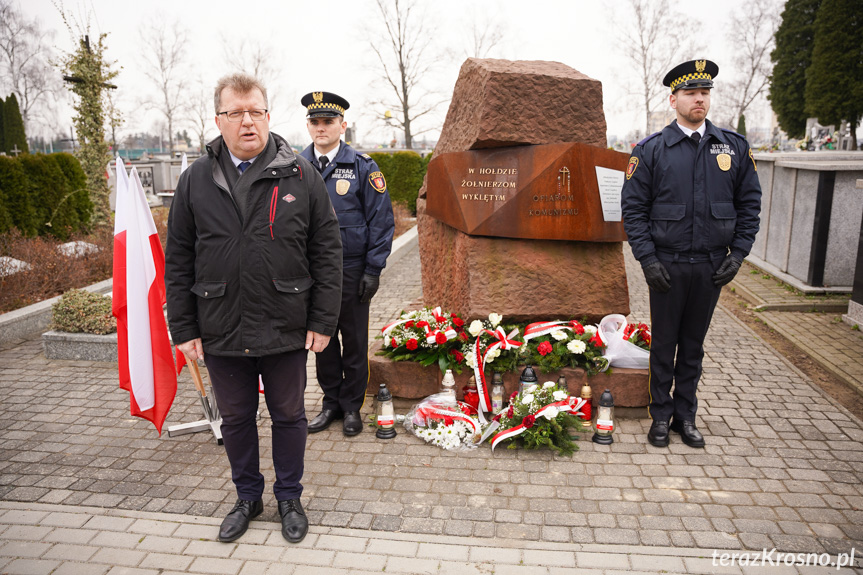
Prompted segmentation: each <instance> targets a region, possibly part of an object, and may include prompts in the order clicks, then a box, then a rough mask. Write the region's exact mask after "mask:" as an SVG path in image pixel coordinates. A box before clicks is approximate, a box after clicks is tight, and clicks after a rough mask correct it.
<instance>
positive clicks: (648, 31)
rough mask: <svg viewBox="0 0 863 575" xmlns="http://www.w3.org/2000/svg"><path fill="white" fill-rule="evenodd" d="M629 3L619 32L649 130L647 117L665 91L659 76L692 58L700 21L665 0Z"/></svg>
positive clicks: (655, 107)
mask: <svg viewBox="0 0 863 575" xmlns="http://www.w3.org/2000/svg"><path fill="white" fill-rule="evenodd" d="M629 4H630V10H629V18H627V19H626V22H627V24H626V27H625V28H623V29H622V30H621V31H620V34H621V40H622V46H623V48H624V50H625V51H626V57H627V59H628V60H629V61H630V63H631V64H632V68H633V76H637V78H638V80H637V82H638V83H637V85H635V88H634V89H633V91H634V93H635V94H636V95H637V96H638V98H639V99H640V101H641V102H640V103H641V105H642V106H643V107H644V131H645V133H649V132H650V116H651V114H652V113H653V111H654V110H655V109H657V107H658V104H659V102H660V101H661V100H662V96H664V95H665V94H666V93H667V88H664V87H663V86H662V78H663V77H664V76H665V74H666V73H667V72H668V71H669V70H671V68H672V67H673V66H674V65H676V64H679V63H680V62H682V61H684V60H686V59H688V58H692V57H694V55H695V54H694V53H695V51H696V50H697V49H699V48H698V47H697V46H696V44H695V41H694V39H695V38H697V37H698V36H699V31H700V28H701V24H700V22H692V21H690V20H686V19H685V18H684V17H683V16H682V15H680V14H677V13H674V12H672V11H671V9H670V8H669V6H668V0H629Z"/></svg>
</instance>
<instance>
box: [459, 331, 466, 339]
mask: <svg viewBox="0 0 863 575" xmlns="http://www.w3.org/2000/svg"><path fill="white" fill-rule="evenodd" d="M458 336H459V337H460V338H461V339H462V340H464V341H467V340H468V337H467V334H466V333H465V332H461V333H459V334H458Z"/></svg>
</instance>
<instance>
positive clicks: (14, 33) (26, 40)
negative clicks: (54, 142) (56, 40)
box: [0, 0, 62, 129]
mask: <svg viewBox="0 0 863 575" xmlns="http://www.w3.org/2000/svg"><path fill="white" fill-rule="evenodd" d="M53 34H54V33H53V31H48V30H42V28H41V26H40V25H39V21H38V20H35V19H34V20H27V19H26V18H25V17H24V15H23V14H22V13H21V11H20V9H19V8H18V6H17V5H16V4H15V3H13V2H12V1H11V0H0V87H2V88H3V90H4V92H6V91H10V92H14V93H15V95H16V97H17V98H18V103H19V105H20V107H21V117H22V118H23V119H24V125H25V126H26V127H27V129H29V128H30V127H31V123H32V122H33V121H34V120H36V119H37V116H39V114H40V113H42V114H43V115H45V116H46V117H47V116H50V114H51V111H52V110H51V108H52V104H53V100H55V99H56V98H57V97H58V95H59V93H60V92H61V91H62V85H61V83H60V75H59V74H57V72H56V70H55V69H54V67H53V66H51V64H50V60H51V57H52V54H51V52H50V45H51V43H52V42H51V37H52V36H53ZM40 109H41V112H40Z"/></svg>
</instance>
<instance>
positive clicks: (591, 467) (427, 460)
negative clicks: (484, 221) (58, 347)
mask: <svg viewBox="0 0 863 575" xmlns="http://www.w3.org/2000/svg"><path fill="white" fill-rule="evenodd" d="M405 249H407V250H408V251H407V252H405V254H404V255H403V257H401V258H400V259H399V260H398V261H397V262H396V263H395V265H393V266H392V267H390V268H389V269H388V270H387V271H386V272H385V274H384V276H383V279H382V287H381V292H380V294H379V295H378V296H377V297H376V298H375V299H374V300H373V304H374V305H373V311H372V325H371V326H370V330H373V331H377V329H379V328H380V325H382V324H383V323H385V322H386V321H387V320H389V319H392V318H394V317H395V316H396V315H397V314H398V312H399V311H400V310H401V309H406V308H408V307H409V306H410V305H411V304H413V303H415V302H416V301H418V299H419V298H420V295H421V286H420V274H419V256H418V250H417V249H416V244H415V242H414V243H412V244H409V245H408V246H407V247H406V248H405ZM627 270H628V272H630V274H629V286H630V296H631V301H632V317H633V319H635V320H641V321H647V320H649V313H648V312H647V290H646V286H645V284H644V282H643V279H642V277H641V273H640V270H639V269H638V265H637V263H636V262H634V261H633V260H632V258H631V255H630V254H629V253H627ZM309 366H310V376H313V375H314V362H313V360H312V358H310V361H309ZM595 386H596V387H599V386H601V379H600V382H599V383H596V384H595ZM0 390H2V393H0V510H5V513H3V515H0V545H2V546H0V566H3V565H5V566H3V567H0V573H3V572H9V573H18V572H27V573H39V572H45V573H48V572H52V570H53V569H55V568H56V569H57V571H54V572H55V573H73V572H81V573H84V572H86V573H91V572H94V573H101V572H109V571H107V570H102V571H99V570H98V569H95V570H93V571H90V570H87V569H85V568H84V567H82V565H84V566H86V567H87V568H90V567H92V565H95V564H98V565H104V566H106V568H112V570H111V571H110V572H111V573H120V572H123V573H127V572H128V573H139V572H140V573H150V572H159V571H158V569H162V570H163V571H162V572H163V573H168V572H208V573H244V574H245V573H267V572H273V573H292V572H296V573H307V572H308V573H312V572H315V571H313V570H310V569H311V567H309V569H306V568H305V567H303V568H302V569H300V567H297V570H294V571H291V570H290V565H287V564H285V563H284V562H285V561H286V562H294V563H298V564H302V565H306V564H308V565H312V564H316V565H318V566H319V567H322V568H324V570H323V571H320V572H344V571H350V572H355V571H354V570H353V569H350V568H347V569H343V566H345V565H348V563H349V562H350V560H351V557H354V558H356V557H355V556H351V555H350V553H363V554H365V556H376V555H380V556H381V557H382V558H372V559H369V562H368V563H363V564H362V565H363V567H364V568H367V569H369V570H370V571H377V572H380V571H381V570H382V569H386V571H387V572H430V573H444V572H459V573H462V572H464V573H471V572H478V573H483V572H485V573H488V572H492V571H491V570H492V569H493V571H494V572H495V573H506V572H513V573H534V572H536V573H550V572H554V573H557V572H560V573H564V572H574V571H564V570H562V569H565V568H566V569H571V568H578V569H584V568H591V569H597V570H605V571H606V572H612V571H614V570H616V569H620V570H623V571H633V570H643V571H646V572H656V571H659V570H663V571H668V572H691V573H702V572H704V573H707V572H711V573H712V572H716V573H720V572H721V573H725V572H728V573H740V572H742V571H747V570H751V569H752V568H751V567H743V568H740V567H736V568H734V569H730V568H725V567H722V566H718V567H717V566H712V565H707V563H704V562H701V563H699V562H697V561H696V559H697V558H709V557H710V554H711V553H712V551H713V550H719V551H721V550H728V551H729V552H731V551H738V552H740V551H741V550H757V551H760V550H761V549H762V548H767V549H768V550H769V549H771V548H774V547H775V548H776V549H778V550H779V551H781V552H795V553H797V552H807V553H809V552H811V553H828V554H833V555H835V554H839V553H850V551H851V549H852V548H855V549H857V550H863V450H861V445H863V423H861V421H860V420H858V419H856V418H855V417H854V416H853V415H851V414H849V413H848V412H847V411H846V410H844V408H842V407H841V406H838V405H837V404H836V403H835V402H833V401H832V400H831V399H829V398H827V397H826V396H824V395H823V394H822V393H821V392H820V391H818V390H817V389H815V388H814V387H813V386H812V385H811V383H810V382H809V380H808V379H807V378H806V376H805V375H803V374H802V373H800V372H799V371H798V370H796V369H795V368H794V367H793V366H791V365H790V364H789V363H788V362H787V361H786V360H785V359H784V358H782V357H780V356H779V355H778V354H777V353H776V352H775V351H774V350H773V349H772V348H770V347H769V346H768V345H766V344H764V343H763V342H762V341H761V340H760V339H759V338H758V337H757V336H756V335H755V334H754V333H753V332H751V331H750V330H749V329H748V328H746V327H745V326H744V325H742V324H740V323H739V322H738V321H737V320H736V319H735V318H734V317H733V316H732V315H731V314H729V313H728V312H726V311H725V310H723V309H721V308H719V309H717V312H716V315H715V317H714V321H713V324H712V326H711V329H710V332H709V334H708V337H707V345H706V356H705V362H704V376H703V380H702V384H701V387H700V390H699V398H700V409H699V418H698V419H699V421H698V424H699V427H700V428H701V429H702V430H703V431H704V432H705V436H706V438H707V442H708V445H707V448H706V449H703V450H698V449H692V448H689V447H687V446H685V445H683V444H682V443H681V442H680V441H679V440H678V439H677V437H676V436H675V437H673V438H672V443H671V445H670V446H669V447H668V448H667V449H660V448H655V447H652V446H650V445H649V444H647V442H646V440H645V434H646V432H647V428H648V427H649V421H646V420H621V421H619V422H618V423H619V425H618V430H617V432H616V433H615V443H614V444H613V445H611V446H599V445H596V444H593V443H591V442H590V441H589V436H588V435H585V436H584V437H583V438H582V441H580V442H579V443H580V446H581V450H580V451H579V452H577V453H576V454H575V455H574V456H573V457H572V458H565V457H557V456H553V455H552V454H550V453H548V452H543V451H531V452H528V451H514V450H498V451H497V452H496V453H495V455H494V456H492V454H491V452H490V450H488V449H487V448H480V449H476V450H474V451H471V452H467V453H458V454H454V453H448V452H444V451H442V450H440V449H438V448H436V447H433V446H430V445H426V444H424V443H423V442H422V441H420V440H419V439H417V438H415V437H412V436H409V435H408V434H407V433H406V432H402V433H400V434H399V435H398V436H397V437H396V439H394V440H391V441H380V440H377V439H375V438H374V435H373V433H370V432H364V433H362V434H360V435H359V436H357V437H355V438H352V439H350V440H347V439H345V438H344V437H343V436H342V435H341V432H340V430H339V429H337V428H332V429H330V430H327V431H325V432H322V433H318V434H315V435H310V436H309V440H308V443H307V451H306V472H305V476H304V479H303V483H304V486H305V491H304V496H303V501H304V504H305V506H306V509H307V511H308V515H309V519H310V521H311V523H312V525H313V526H314V527H313V530H312V536H310V538H309V539H308V540H307V541H306V542H304V544H303V545H304V547H303V549H304V550H303V551H302V552H301V551H299V550H298V549H295V548H292V547H287V546H286V544H284V543H283V540H281V537H279V536H278V535H279V532H278V530H277V529H276V525H275V522H276V521H277V513H276V510H275V503H274V501H273V498H272V495H271V494H269V493H265V497H264V504H265V512H264V515H262V516H261V518H260V520H259V521H255V522H254V523H253V526H254V529H253V530H252V531H251V532H250V533H249V534H248V535H246V536H245V537H244V538H243V539H241V540H240V541H239V542H237V543H235V544H231V545H222V544H217V543H215V542H213V540H214V539H215V535H216V528H215V526H216V525H218V523H219V520H220V518H221V517H222V516H223V515H224V514H225V513H226V512H227V511H228V510H229V509H230V507H231V505H232V503H233V501H234V499H235V495H234V491H233V488H232V485H231V481H230V471H229V468H228V463H227V459H226V457H225V455H224V449H223V448H221V447H219V446H218V445H216V443H215V441H213V439H212V437H211V436H210V435H209V434H208V433H198V434H192V435H185V436H181V437H174V438H169V437H168V436H167V433H164V434H163V436H162V437H161V438H160V437H159V436H158V434H156V432H155V431H154V429H153V427H152V425H150V424H149V423H148V422H146V421H143V420H140V419H137V418H132V417H130V416H128V394H127V393H126V392H124V391H122V390H120V389H119V388H118V383H117V368H116V364H100V363H92V362H76V361H48V360H46V359H45V358H44V356H43V355H42V352H41V344H40V342H39V341H38V340H30V341H26V342H23V343H20V344H14V345H11V346H9V347H7V348H5V349H3V350H0ZM320 400H321V392H320V388H319V387H318V386H317V383H316V381H314V379H313V378H310V380H309V385H308V388H307V392H306V409H307V411H308V412H309V413H310V414H314V413H316V412H317V410H318V409H319V408H320ZM370 410H371V402H367V405H366V406H365V407H364V413H370ZM200 417H201V415H200V407H199V403H198V401H197V398H196V394H195V392H194V387H193V385H192V383H191V381H190V379H189V378H188V375H186V373H185V371H184V374H183V375H182V376H181V381H180V382H179V391H178V395H177V399H176V401H175V403H174V408H173V410H172V412H171V413H170V414H169V417H168V421H167V422H166V427H168V426H171V425H175V424H178V423H184V422H189V421H194V420H197V419H200ZM268 419H269V418H268V415H267V412H266V407H265V405H264V404H263V403H262V405H261V423H260V425H259V431H260V434H261V436H262V450H261V451H262V453H261V457H262V461H261V464H262V470H263V472H264V474H265V476H266V478H267V481H268V485H270V484H271V483H272V477H273V473H272V461H271V460H270V455H271V451H270V449H269V447H267V444H268V440H267V439H266V438H267V436H270V430H269V425H268V424H267V421H268ZM336 427H337V426H336ZM28 510H29V511H28ZM0 512H2V511H0ZM34 513H35V514H36V515H39V514H41V515H39V517H35V516H34V515H32V514H34ZM53 514H58V517H60V518H59V519H56V520H48V519H46V518H49V517H51V516H52V515H53ZM67 515H72V516H75V517H78V516H80V517H79V519H81V520H82V522H81V523H79V524H76V525H72V526H66V525H65V524H61V525H55V524H53V523H51V521H56V522H60V523H62V522H63V521H67V520H69V521H71V519H69V518H68V517H66V516H67ZM34 517H35V518H34ZM105 517H111V518H117V517H119V518H124V520H125V522H126V523H125V524H124V523H123V522H122V521H121V522H120V523H121V524H123V525H125V526H123V527H119V528H117V527H102V525H103V524H104V522H105V521H106V519H104V518H105ZM139 521H143V522H144V523H142V524H143V525H147V526H148V527H146V529H152V530H153V531H155V533H141V534H140V536H137V535H136V536H134V537H126V536H125V535H123V534H124V533H125V534H133V533H134V534H137V533H140V532H139V531H135V530H132V529H131V528H130V527H129V526H130V525H133V524H137V523H138V522H139ZM90 522H93V524H92V525H91V524H90ZM149 522H159V523H154V524H151V523H149ZM109 523H110V522H109ZM111 525H114V523H111ZM189 525H192V526H198V527H195V528H194V529H192V528H190V527H188V526H189ZM141 529H144V527H141ZM187 529H191V531H192V532H193V533H190V532H189V531H187ZM55 531H61V533H62V534H55V535H52V533H54V532H55ZM103 531H111V532H114V533H112V534H108V535H105V534H103V533H102V532H103ZM91 532H92V533H91ZM77 533H81V534H80V535H76V534H77ZM88 534H90V535H92V537H90V538H88V537H87V535H88ZM180 535H182V536H180ZM336 535H338V536H339V537H344V538H346V540H345V541H341V543H344V544H345V545H347V546H348V547H349V548H345V549H341V548H340V549H336V548H333V547H332V545H339V544H340V543H327V544H326V545H329V546H324V545H323V544H321V543H320V542H321V538H322V537H324V536H336ZM115 537H116V538H119V539H117V540H122V541H126V540H127V539H128V541H127V542H128V545H121V544H117V543H110V542H111V541H114V538H115ZM64 538H69V539H71V540H69V541H67V540H65V539H64ZM148 538H156V539H157V540H158V541H159V542H160V543H159V544H157V545H155V547H156V549H145V548H142V547H141V546H142V545H149V543H146V542H147V540H148ZM323 541H324V542H327V541H329V540H328V539H326V538H324V539H323ZM394 542H402V543H403V544H404V545H407V547H408V548H410V549H411V550H412V551H410V552H407V551H405V553H404V555H403V557H405V558H407V559H409V561H405V560H403V559H398V557H401V556H402V555H401V554H400V552H399V551H397V549H400V548H402V547H403V545H402V544H398V545H397V544H396V543H394ZM405 542H406V543H405ZM109 543H110V544H109ZM162 544H163V545H164V546H165V547H160V545H162ZM112 546H113V547H112ZM249 546H253V547H254V548H250V547H249ZM441 546H453V547H441ZM84 547H88V548H89V547H93V548H95V549H94V550H93V553H92V555H91V556H89V557H87V558H84V559H81V557H84V556H85V555H86V550H85V549H84ZM118 548H121V549H124V550H125V551H123V552H121V551H118V550H117V549H118ZM474 548H476V549H477V550H476V551H474ZM429 549H433V550H434V551H433V552H434V553H440V555H439V556H433V557H428V558H427V557H425V556H424V555H423V553H432V551H428V550H429ZM132 550H134V551H135V553H132ZM465 550H466V551H465ZM529 551H530V553H528V552H529ZM553 552H554V553H553ZM597 552H601V553H600V554H598V555H593V554H595V553H597ZM76 553H77V554H76ZM151 553H159V554H163V555H166V556H167V557H165V558H161V556H160V558H153V559H150V560H148V561H157V562H158V561H164V562H165V565H162V564H161V563H160V564H158V565H156V566H148V565H149V563H148V564H147V565H145V564H144V561H145V560H147V557H149V554H151ZM465 553H466V554H465ZM579 553H582V554H584V555H583V556H579ZM49 555H50V556H49ZM66 555H68V556H69V557H71V559H70V558H67V557H66ZM276 555H278V557H277V556H276ZM539 555H543V556H544V558H543V559H539V558H538V556H539ZM858 555H859V553H858ZM52 557H53V558H52ZM200 557H207V558H208V559H206V560H204V559H200V560H199V558H200ZM580 557H581V558H580ZM134 558H138V560H135V559H134ZM183 558H186V559H183ZM633 558H635V559H633ZM675 558H676V559H680V562H675V561H672V560H673V559H675ZM187 559H190V560H189V561H186V560H187ZM425 559H428V562H426V561H421V560H425ZM666 559H667V560H668V561H669V563H668V565H665V564H664V563H662V561H664V560H666ZM708 560H709V559H708ZM45 561H47V562H48V563H43V562H45ZM51 561H54V562H55V563H50V562H51ZM63 561H67V562H71V563H70V564H69V565H68V566H64V564H63ZM172 561H176V562H177V563H176V564H174V563H171V562H172ZM184 561H185V563H184ZM112 562H115V563H112ZM453 562H454V563H455V564H456V565H451V564H450V563H453ZM73 563H74V564H73ZM169 563H170V564H169ZM466 563H468V564H470V568H468V567H465V566H464V565H465V564H466ZM205 564H206V565H205ZM489 564H490V565H491V567H490V566H489ZM121 566H122V569H121V568H120V567H121ZM19 567H20V568H19ZM49 567H50V568H49ZM558 567H560V569H561V570H558V569H557V568H558ZM666 567H667V568H666ZM76 569H77V571H76ZM100 569H101V567H100ZM148 569H149V570H148ZM267 569H270V571H267ZM794 569H797V568H794ZM172 570H173V571H172ZM797 571H800V569H797ZM834 571H835V569H834ZM771 572H772V571H771ZM777 572H778V571H777ZM788 572H789V573H791V572H795V571H794V570H791V571H788ZM800 572H808V571H806V570H805V569H803V570H802V571H800Z"/></svg>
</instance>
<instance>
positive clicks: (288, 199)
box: [282, 194, 297, 204]
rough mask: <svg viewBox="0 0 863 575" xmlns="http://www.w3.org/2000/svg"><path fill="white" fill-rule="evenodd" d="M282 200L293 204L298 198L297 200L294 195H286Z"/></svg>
mask: <svg viewBox="0 0 863 575" xmlns="http://www.w3.org/2000/svg"><path fill="white" fill-rule="evenodd" d="M282 199H283V200H285V201H286V202H288V203H289V204H290V203H291V202H293V201H294V200H296V199H297V198H295V197H294V196H293V195H292V194H285V195H284V196H282Z"/></svg>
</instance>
